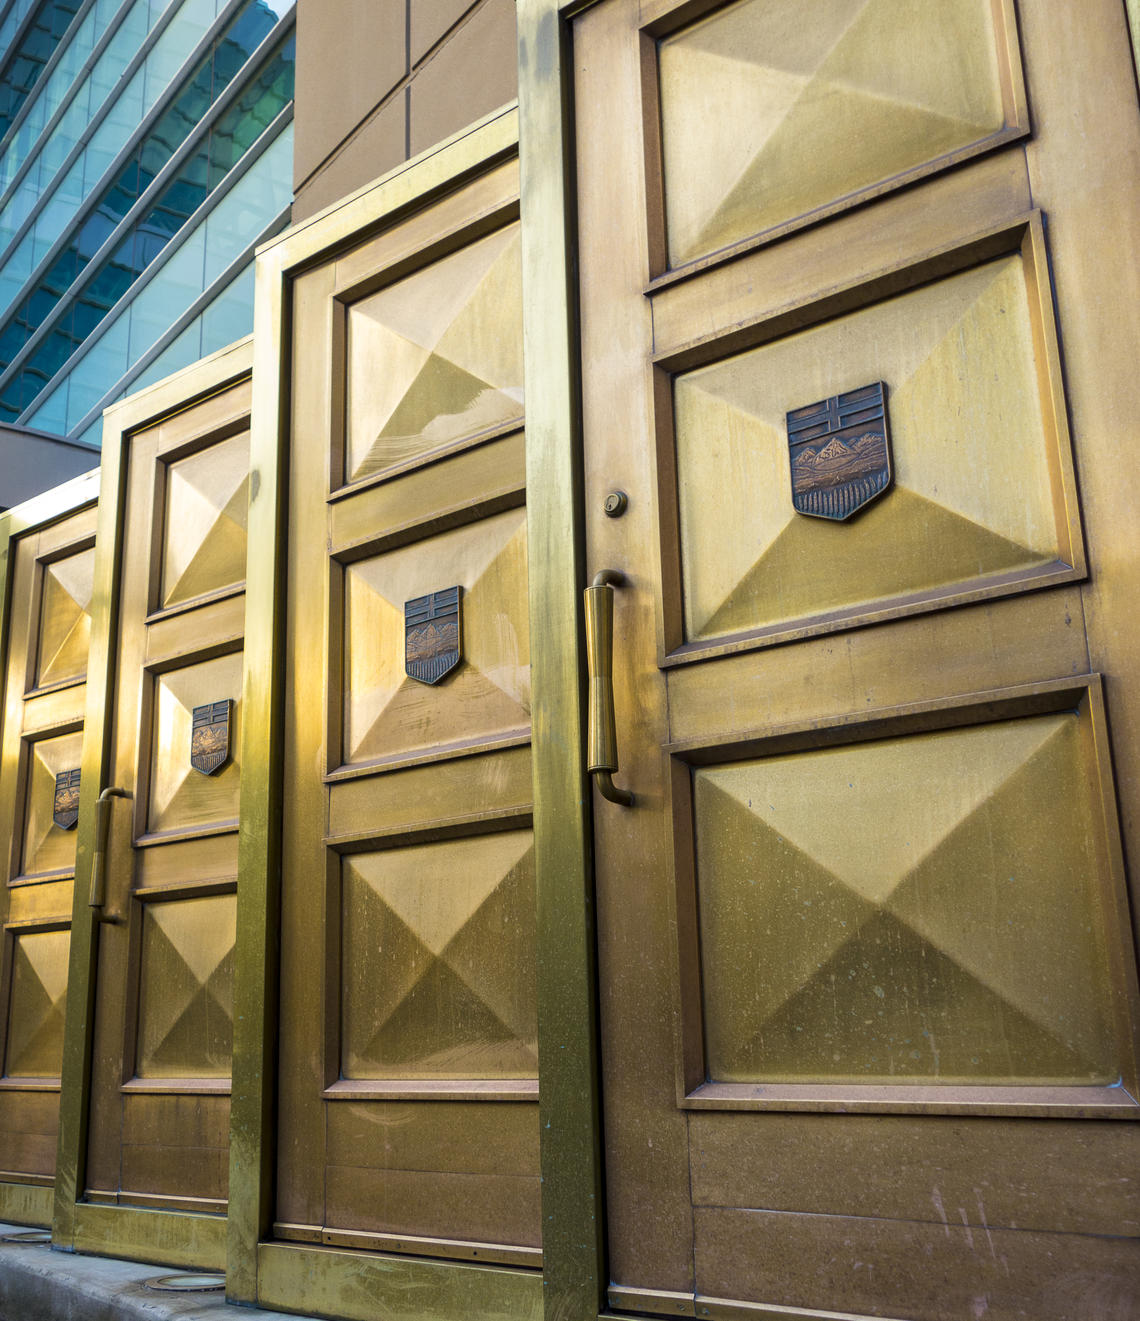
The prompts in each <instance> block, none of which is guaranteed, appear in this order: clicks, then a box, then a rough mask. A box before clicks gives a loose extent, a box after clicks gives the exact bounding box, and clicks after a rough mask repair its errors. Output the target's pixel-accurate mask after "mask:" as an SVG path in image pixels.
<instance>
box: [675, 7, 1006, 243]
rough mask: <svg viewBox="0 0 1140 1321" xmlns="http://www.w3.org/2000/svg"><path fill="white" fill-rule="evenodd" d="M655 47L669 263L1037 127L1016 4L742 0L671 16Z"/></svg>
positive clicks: (806, 218)
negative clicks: (1031, 118) (795, 8)
mask: <svg viewBox="0 0 1140 1321" xmlns="http://www.w3.org/2000/svg"><path fill="white" fill-rule="evenodd" d="M667 21H668V20H666V22H667ZM657 30H658V32H661V31H662V30H663V26H662V27H659V28H658V29H657ZM656 56H657V58H656V69H655V73H656V78H655V79H654V82H655V84H656V91H657V98H658V101H659V105H660V121H661V123H660V133H661V167H662V175H663V184H664V203H665V205H664V223H665V229H666V234H667V251H668V257H669V264H670V265H671V266H680V265H682V264H684V263H687V262H691V261H693V260H694V259H696V258H700V257H702V256H705V255H707V254H710V253H712V252H715V251H717V250H719V249H722V248H725V247H728V246H730V245H736V244H739V243H740V242H741V241H744V240H747V239H750V238H752V237H753V236H754V235H767V236H771V235H772V232H773V231H776V232H787V231H788V230H789V229H793V228H796V227H797V226H802V225H804V224H806V223H810V222H811V221H813V220H816V219H818V218H819V217H820V216H821V215H827V214H831V213H834V212H835V211H836V210H839V209H841V208H843V207H844V206H850V205H852V204H853V203H854V202H856V201H858V200H860V199H861V198H865V197H866V196H867V195H868V194H875V193H880V192H883V191H884V190H885V189H888V188H896V187H898V186H899V184H900V183H903V182H905V181H907V180H909V179H913V178H915V177H921V176H923V175H926V174H930V173H931V172H932V171H934V170H937V169H940V168H941V169H944V168H946V167H947V166H948V165H951V164H954V163H956V162H958V161H960V160H962V159H963V158H964V157H969V156H975V155H977V154H978V153H979V152H981V151H985V150H987V149H992V148H993V147H995V146H997V145H1000V144H1001V143H1003V142H1008V141H1009V140H1010V139H1011V138H1012V137H1016V136H1019V135H1020V134H1021V133H1023V132H1024V131H1025V128H1026V126H1027V116H1026V113H1025V106H1024V92H1023V91H1022V89H1021V70H1020V65H1019V61H1018V58H1017V55H1016V27H1015V22H1014V17H1013V5H1012V4H1005V3H1003V4H991V3H990V0H952V3H947V4H942V5H937V6H930V5H923V4H919V3H914V2H913V0H873V3H870V4H868V3H865V2H864V0H828V2H827V3H825V4H820V5H816V6H815V7H814V8H813V10H812V13H811V16H810V20H806V19H805V18H804V17H803V16H792V15H791V13H790V11H789V10H788V8H787V6H786V5H784V4H781V3H780V2H779V0H740V3H737V4H733V5H728V6H724V7H720V8H718V9H717V10H716V12H714V13H713V14H712V15H710V16H709V17H706V18H703V19H699V20H698V21H697V22H695V23H690V24H688V25H686V26H684V27H682V28H681V29H680V30H679V31H673V32H669V31H668V30H667V29H664V35H662V37H661V39H660V41H659V42H658V43H657V45H656ZM651 104H652V101H651Z"/></svg>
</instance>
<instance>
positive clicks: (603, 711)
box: [583, 569, 633, 807]
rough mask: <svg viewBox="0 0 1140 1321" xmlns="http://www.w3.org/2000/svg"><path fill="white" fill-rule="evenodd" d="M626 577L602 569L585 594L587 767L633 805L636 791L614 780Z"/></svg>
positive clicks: (609, 793)
mask: <svg viewBox="0 0 1140 1321" xmlns="http://www.w3.org/2000/svg"><path fill="white" fill-rule="evenodd" d="M623 581H624V579H623V578H622V576H621V574H620V573H614V572H613V571H612V570H609V569H602V570H601V571H600V572H599V573H597V574H595V575H594V581H593V582H592V583H591V585H590V586H589V587H587V588H586V590H585V592H584V594H583V599H584V601H585V612H586V665H587V668H588V671H589V675H590V691H589V696H588V701H589V717H588V724H587V729H586V769H587V770H588V771H589V773H590V774H591V775H592V776H593V777H594V784H595V785H597V788H598V792H599V793H600V794H601V795H602V797H603V798H605V799H608V800H609V801H610V802H611V803H619V804H621V806H623V807H632V806H633V795H632V794H631V793H630V792H629V791H628V790H627V789H619V788H617V786H616V785H615V784H614V771H616V770H617V769H618V750H617V728H616V725H615V721H614V587H615V586H620V585H621V583H622V582H623Z"/></svg>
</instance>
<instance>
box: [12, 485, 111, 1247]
mask: <svg viewBox="0 0 1140 1321" xmlns="http://www.w3.org/2000/svg"><path fill="white" fill-rule="evenodd" d="M96 495H97V489H96V484H95V483H94V482H90V483H89V484H88V486H87V488H86V489H85V490H84V491H83V492H82V494H81V496H80V499H79V500H76V499H75V497H74V493H73V494H72V501H71V503H70V505H68V506H66V507H65V508H64V509H62V510H61V511H60V512H59V513H57V514H56V515H55V516H54V521H52V522H48V521H47V520H46V519H44V518H43V517H42V516H41V517H40V518H39V519H35V520H33V522H32V524H31V526H30V527H29V524H28V523H27V522H25V521H23V520H21V518H20V514H21V510H20V509H17V510H15V511H13V513H12V514H10V515H7V518H8V520H9V522H10V525H11V527H12V531H11V534H10V539H8V540H7V547H6V553H7V563H8V575H9V583H10V601H9V607H8V609H9V614H8V621H7V628H6V631H5V642H6V654H5V657H4V667H5V680H4V725H3V745H2V746H3V753H2V765H0V838H3V839H4V840H5V847H4V870H5V874H4V881H5V884H4V886H3V892H2V898H0V914H2V917H3V925H4V930H3V942H2V944H0V959H2V965H3V966H2V972H0V1031H2V1033H3V1069H2V1072H0V1181H3V1182H2V1183H0V1203H2V1204H3V1205H10V1206H11V1207H13V1208H19V1209H18V1211H15V1212H14V1213H15V1214H17V1215H19V1216H20V1218H21V1220H23V1219H25V1218H27V1217H28V1215H29V1211H28V1208H29V1206H30V1205H32V1203H29V1202H28V1201H27V1196H28V1194H27V1192H26V1190H15V1191H13V1193H12V1200H11V1202H10V1203H9V1202H6V1201H5V1200H4V1199H5V1198H6V1197H7V1196H8V1192H7V1190H6V1187H5V1185H6V1184H8V1183H17V1184H40V1185H49V1184H50V1183H51V1181H52V1178H53V1176H54V1172H55V1167H56V1138H57V1134H58V1126H59V1104H60V1096H59V1086H60V1070H61V1067H62V1060H63V1033H64V1018H65V1014H66V1008H67V978H68V958H69V954H70V948H71V910H72V889H73V884H74V876H75V856H76V824H77V821H78V815H79V784H80V778H81V777H80V762H81V760H82V747H83V706H84V698H85V682H86V677H87V651H88V644H89V641H90V635H91V618H90V608H91V587H92V564H93V558H94V550H93V540H94V531H95V509H94V499H95V496H96ZM84 505H85V506H86V507H83V506H84ZM45 1191H46V1188H45ZM37 1218H39V1215H38V1213H37ZM46 1219H47V1213H46V1212H45V1213H44V1215H43V1220H44V1222H45V1223H46Z"/></svg>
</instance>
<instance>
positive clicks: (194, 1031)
mask: <svg viewBox="0 0 1140 1321" xmlns="http://www.w3.org/2000/svg"><path fill="white" fill-rule="evenodd" d="M144 914H145V915H144V919H143V935H142V967H141V974H140V982H139V1027H138V1050H137V1064H136V1067H137V1072H138V1075H139V1077H142V1078H224V1077H227V1076H228V1075H229V1072H230V1057H231V1053H232V1049H233V1012H234V1010H233V951H234V940H235V933H236V919H237V906H236V901H235V898H234V896H233V895H232V894H223V895H210V896H206V897H204V898H201V899H180V900H177V901H173V902H169V903H149V904H147V905H146V908H145V910H144Z"/></svg>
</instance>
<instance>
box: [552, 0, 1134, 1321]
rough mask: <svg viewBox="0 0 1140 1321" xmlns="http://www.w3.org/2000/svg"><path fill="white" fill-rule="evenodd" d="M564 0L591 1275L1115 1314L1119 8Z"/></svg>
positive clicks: (1129, 1228) (1122, 908)
mask: <svg viewBox="0 0 1140 1321" xmlns="http://www.w3.org/2000/svg"><path fill="white" fill-rule="evenodd" d="M573 27H574V60H575V67H574V79H575V88H574V91H575V104H576V106H577V111H576V140H575V146H576V153H577V165H578V171H579V175H578V179H579V198H578V203H579V235H580V239H579V241H580V253H581V272H582V274H581V289H582V363H583V380H584V387H583V388H584V396H585V399H584V433H585V465H586V473H585V504H586V519H587V571H588V576H589V577H593V575H594V574H596V573H597V572H598V571H601V570H611V571H615V572H616V573H617V574H620V575H621V580H620V582H619V583H618V585H616V586H614V587H610V588H608V589H602V590H609V591H612V592H613V596H614V610H615V624H614V641H613V653H614V654H613V673H614V676H615V679H614V682H615V686H616V712H617V716H616V733H617V745H618V754H619V756H618V759H619V762H620V769H619V770H618V771H617V773H616V775H615V776H614V780H615V782H616V785H617V787H618V788H619V789H625V790H631V791H632V793H633V795H634V803H633V805H632V806H627V805H623V804H621V803H619V802H607V801H603V799H602V797H601V796H600V795H597V796H596V800H595V840H596V857H597V866H598V904H599V926H600V930H601V936H600V950H599V962H600V976H601V1018H602V1039H603V1061H602V1075H603V1080H604V1092H603V1098H604V1131H605V1140H606V1158H607V1171H608V1173H607V1185H606V1192H607V1223H608V1233H609V1239H608V1242H609V1253H610V1279H611V1281H612V1284H611V1287H610V1291H609V1298H610V1303H611V1306H613V1307H615V1308H620V1309H621V1310H626V1311H640V1312H665V1313H667V1314H669V1315H690V1316H692V1315H696V1316H703V1315H712V1314H715V1315H718V1316H720V1315H724V1316H731V1315H737V1314H740V1315H752V1314H754V1310H755V1309H756V1308H757V1307H758V1308H759V1310H761V1311H772V1312H776V1313H778V1314H779V1315H785V1313H784V1311H783V1310H781V1309H784V1308H801V1309H807V1310H806V1311H805V1312H797V1315H811V1316H817V1315H820V1314H821V1313H822V1312H823V1311H825V1310H826V1311H827V1313H828V1315H831V1314H832V1313H833V1312H842V1313H843V1314H844V1315H847V1314H853V1315H854V1314H858V1315H874V1316H892V1317H907V1318H911V1321H936V1319H937V1321H941V1319H942V1318H951V1317H954V1318H957V1317H962V1316H986V1317H988V1318H991V1319H996V1318H1003V1319H1004V1318H1014V1317H1023V1316H1033V1317H1034V1318H1036V1319H1037V1321H1046V1319H1050V1321H1062V1319H1064V1318H1072V1317H1075V1316H1091V1315H1096V1316H1098V1317H1104V1318H1109V1317H1112V1318H1124V1317H1126V1316H1132V1315H1135V1312H1136V1309H1137V1308H1138V1307H1140V1285H1138V1274H1137V1270H1136V1262H1137V1258H1136V1246H1137V1245H1136V1242H1135V1239H1134V1238H1130V1237H1129V1235H1135V1233H1136V1225H1137V1215H1136V1212H1137V1207H1136V1201H1135V1197H1136V1194H1135V1186H1134V1184H1133V1182H1132V1181H1131V1180H1129V1179H1127V1178H1126V1177H1122V1175H1123V1172H1124V1171H1126V1170H1129V1169H1133V1168H1135V1164H1136V1155H1137V1129H1136V1127H1135V1124H1134V1122H1133V1121H1135V1120H1137V1119H1140V1106H1138V1103H1137V1095H1138V1094H1137V1090H1136V1083H1137V1075H1136V1056H1135V1041H1136V1024H1137V1016H1136V1004H1137V1001H1136V977H1135V965H1134V954H1133V942H1132V935H1131V925H1130V919H1129V901H1128V893H1127V888H1126V877H1125V873H1124V869H1123V857H1122V851H1121V836H1120V825H1121V821H1120V820H1118V811H1117V793H1116V789H1115V788H1114V779H1113V761H1114V760H1115V764H1116V768H1117V773H1118V775H1119V777H1120V781H1119V782H1120V783H1121V784H1124V785H1128V784H1134V783H1135V780H1136V774H1137V771H1138V769H1140V664H1138V653H1137V649H1136V647H1135V631H1134V629H1135V622H1134V618H1133V617H1132V615H1133V612H1134V609H1135V601H1136V599H1137V589H1138V587H1140V564H1138V560H1137V550H1136V548H1137V540H1136V535H1135V522H1134V517H1135V515H1134V510H1135V501H1136V498H1137V494H1138V492H1137V468H1136V464H1135V462H1134V450H1133V446H1132V443H1131V440H1130V437H1131V435H1132V433H1133V432H1134V430H1135V425H1134V420H1133V407H1134V386H1133V381H1132V375H1133V373H1134V358H1135V349H1134V346H1135V343H1136V335H1137V324H1136V322H1137V307H1138V306H1140V304H1138V302H1137V282H1138V276H1140V267H1138V265H1137V262H1136V259H1135V252H1134V247H1133V246H1129V245H1128V244H1127V243H1124V244H1122V243H1121V242H1120V237H1121V236H1122V235H1124V234H1134V233H1135V217H1136V215H1137V209H1138V204H1140V196H1138V189H1140V184H1138V180H1140V169H1138V166H1140V122H1138V119H1137V113H1136V109H1137V107H1136V85H1135V82H1134V76H1133V68H1132V63H1131V58H1130V48H1129V40H1128V33H1127V28H1126V24H1125V14H1124V8H1123V6H1121V5H1120V4H1118V3H1112V2H1110V0H1103V2H1102V3H1101V2H1098V3H1093V4H1088V5H1082V6H1080V7H1079V9H1078V8H1077V7H1073V6H1065V5H1060V6H1058V5H1055V4H1052V3H1049V0H1021V3H1019V4H1018V5H1017V6H1016V10H1015V6H1014V4H1013V3H1012V0H994V2H992V3H991V0H945V2H944V3H939V4H937V5H930V4H925V3H916V2H915V0H820V2H819V3H813V4H808V5H804V4H792V3H788V2H787V0H738V2H737V3H734V4H729V5H713V4H700V3H698V4H694V3H691V2H689V3H676V2H675V0H642V3H638V2H637V0H609V2H608V3H607V2H605V0H603V3H600V4H598V5H595V6H593V7H591V8H589V9H587V10H586V11H585V12H584V13H583V14H582V15H581V16H580V17H579V18H578V19H576V20H575V21H574V24H573ZM1027 106H1028V107H1031V109H1032V114H1030V112H1029V110H1028V109H1027ZM1074 455H1075V460H1076V461H1075V464H1074ZM1075 474H1079V481H1078V479H1077V476H1076V475H1075ZM619 492H623V493H625V495H626V496H627V498H628V507H627V509H626V511H625V512H624V513H622V509H621V501H620V499H618V498H615V499H609V497H611V496H614V497H617V495H618V493H619ZM607 514H609V515H611V516H609V517H607V516H606V515H607ZM614 514H616V515H618V516H616V517H615V516H612V515H614ZM1086 547H1087V559H1086ZM602 641H603V642H604V641H605V639H604V636H603V637H602ZM600 663H601V671H600V672H601V673H603V674H604V670H605V656H604V655H603V656H602V657H601V662H600ZM603 688H604V685H603ZM603 695H604V694H603ZM602 714H603V715H604V708H603V709H602ZM1108 716H1111V721H1112V732H1113V740H1112V743H1111V745H1110V742H1109V737H1108ZM605 751H606V750H605V749H604V748H603V749H602V752H603V754H604V753H605ZM598 761H599V762H600V763H602V764H605V763H606V762H607V761H610V762H611V764H612V759H611V758H608V757H607V756H605V755H602V756H600V757H599V758H598ZM1121 811H1122V813H1123V825H1124V828H1125V830H1126V831H1127V832H1132V834H1133V838H1132V840H1131V843H1132V854H1133V856H1134V857H1135V856H1137V853H1138V852H1140V838H1137V837H1136V835H1135V832H1136V830H1137V827H1138V825H1140V821H1138V820H1137V816H1136V813H1137V803H1136V799H1135V794H1131V795H1126V796H1125V797H1124V798H1123V801H1122V803H1121ZM714 1300H715V1301H714Z"/></svg>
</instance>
